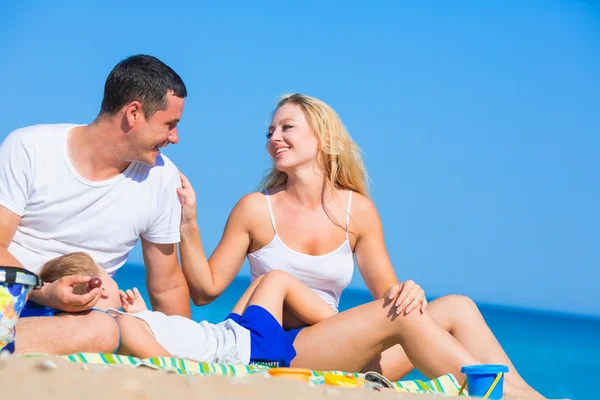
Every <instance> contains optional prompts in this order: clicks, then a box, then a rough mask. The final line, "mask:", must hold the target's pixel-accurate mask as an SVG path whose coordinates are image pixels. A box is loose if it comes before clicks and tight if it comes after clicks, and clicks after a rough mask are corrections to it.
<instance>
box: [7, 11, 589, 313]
mask: <svg viewBox="0 0 600 400" xmlns="http://www.w3.org/2000/svg"><path fill="white" fill-rule="evenodd" d="M136 53H147V54H153V55H155V56H157V57H159V58H161V59H162V60H163V61H165V62H166V63H167V64H169V65H170V66H171V67H173V68H174V69H175V70H176V71H177V72H178V73H179V74H180V75H181V76H182V77H183V79H184V81H185V82H186V85H187V87H188V91H189V97H188V100H187V103H186V110H185V112H184V117H183V120H182V122H181V125H180V127H181V128H180V144H179V145H177V146H172V147H169V148H168V149H167V150H166V152H165V153H166V154H167V155H168V156H169V157H170V158H171V159H172V160H174V161H175V163H176V164H177V165H178V167H179V168H180V169H181V170H182V171H183V172H184V173H186V174H187V175H188V177H189V178H190V179H191V181H192V183H193V184H194V186H195V188H196V190H197V192H198V194H199V207H200V210H199V216H198V218H199V222H200V225H201V228H202V235H203V239H204V244H205V247H206V250H207V251H208V252H211V251H212V250H213V249H214V247H215V246H216V244H217V242H218V240H219V238H220V234H221V232H222V229H223V225H224V223H225V220H226V218H227V215H228V213H229V211H230V210H231V208H232V207H233V205H234V204H235V202H236V201H237V200H238V199H239V198H240V197H241V196H242V195H243V194H245V193H247V192H248V191H252V190H254V188H255V187H256V185H257V183H258V182H259V180H260V178H261V177H262V174H263V171H264V170H265V169H266V168H268V166H269V164H270V160H269V158H268V156H267V154H266V152H265V151H264V140H265V138H264V134H265V132H266V128H267V126H268V124H269V114H270V112H271V110H272V108H273V106H274V105H275V103H276V101H277V98H278V97H279V96H280V95H281V94H284V93H287V92H302V93H306V94H310V95H313V96H316V97H319V98H321V99H323V100H324V101H326V102H328V103H329V104H331V105H332V106H333V107H334V108H335V109H336V110H337V111H338V113H339V114H340V115H341V116H342V118H343V120H344V122H345V123H346V125H347V127H348V129H349V131H350V133H351V134H352V136H353V137H354V139H355V140H356V141H357V142H358V143H359V145H360V146H361V147H362V149H363V151H364V157H365V162H366V165H367V168H368V170H369V173H370V178H371V182H372V195H373V198H374V200H375V202H376V204H377V205H378V207H379V211H380V214H381V217H382V220H383V224H384V231H385V235H386V240H387V247H388V250H389V252H390V255H391V258H392V261H393V264H394V266H395V269H396V271H397V273H398V275H399V277H400V278H401V279H414V280H416V281H418V282H419V283H421V285H422V286H424V288H425V289H426V290H427V292H428V293H429V294H430V295H433V296H437V295H442V294H447V293H462V294H467V295H470V296H472V297H473V298H474V299H476V300H478V301H482V302H489V303H499V304H506V305H513V306H519V307H531V308H541V309H551V310H557V311H566V312H574V313H581V314H588V315H596V316H600V294H599V293H600V290H598V289H599V287H600V283H599V279H600V272H599V267H600V207H599V204H600V185H599V183H598V182H599V181H600V176H599V175H600V173H599V171H600V167H599V165H600V118H599V114H598V110H600V73H598V71H600V5H599V3H597V2H593V1H558V0H549V1H537V2H536V1H531V2H522V1H502V2H499V1H498V2H480V1H463V2H443V3H436V4H435V6H434V5H433V4H431V3H427V2H394V3H393V4H391V2H386V3H383V2H380V3H375V2H372V3H370V4H368V5H367V3H365V2H352V1H344V2H342V1H332V2H317V1H306V2H301V3H298V2H275V1H273V2H268V1H258V2H243V1H230V2H211V3H208V2H191V1H190V2H168V3H165V2H153V1H148V2H144V3H143V4H142V3H140V4H139V5H138V4H136V5H124V4H123V3H121V2H115V1H102V2H100V1H89V2H79V1H62V2H60V3H59V2H44V1H29V2H27V5H25V4H24V3H22V2H17V1H12V2H11V1H9V2H3V3H2V5H0V54H1V59H2V62H0V79H1V81H2V87H3V89H4V96H2V97H0V109H1V110H2V118H0V140H1V139H3V138H4V137H5V136H6V135H7V134H8V133H9V132H10V131H12V130H13V129H16V128H18V127H21V126H26V125H31V124H37V123H53V122H73V123H86V122H89V121H91V120H92V119H93V118H94V117H95V116H96V114H97V112H98V109H99V106H100V102H101V99H102V88H103V85H104V80H105V78H106V76H107V74H108V73H109V71H110V69H111V68H112V67H113V66H114V64H116V63H117V62H118V61H119V60H121V59H122V58H125V57H127V56H129V55H131V54H136ZM131 261H132V262H133V263H140V262H141V256H140V253H139V251H138V250H136V251H135V252H134V253H133V254H132V256H131ZM243 273H247V266H246V267H245V268H244V272H243ZM352 285H353V286H361V285H362V281H361V279H360V276H359V275H358V274H356V276H355V279H354V281H353V283H352Z"/></svg>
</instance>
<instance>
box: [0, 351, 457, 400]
mask: <svg viewBox="0 0 600 400" xmlns="http://www.w3.org/2000/svg"><path fill="white" fill-rule="evenodd" d="M0 393H1V395H0V398H2V399H7V400H8V399H10V400H20V399H27V400H32V399H48V398H49V399H61V400H96V399H97V400H107V399H109V400H116V399H127V400H150V399H157V400H158V399H161V400H164V399H172V398H173V399H202V398H204V399H206V398H208V399H223V400H234V399H253V400H258V399H277V400H294V399H320V398H323V399H328V400H329V399H377V400H384V399H396V400H399V399H408V400H411V399H412V400H427V399H441V398H443V399H458V397H447V396H439V395H438V396H435V395H416V394H406V393H400V392H396V391H393V390H392V389H384V390H382V391H374V390H372V389H365V388H355V389H352V388H344V387H332V386H310V385H308V384H307V383H305V382H299V381H294V380H290V379H284V378H275V377H265V376H262V375H252V376H245V377H225V376H208V377H206V376H180V375H176V374H174V373H169V372H166V371H162V370H154V369H151V368H147V367H137V368H134V367H121V366H114V365H92V364H76V363H73V362H70V361H68V360H65V359H61V358H58V357H51V356H43V357H35V358H25V357H20V356H10V357H8V358H7V359H3V360H0ZM460 399H467V397H460Z"/></svg>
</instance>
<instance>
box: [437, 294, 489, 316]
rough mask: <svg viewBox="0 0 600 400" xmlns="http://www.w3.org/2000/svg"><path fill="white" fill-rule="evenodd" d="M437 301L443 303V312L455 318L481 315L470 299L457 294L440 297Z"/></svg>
mask: <svg viewBox="0 0 600 400" xmlns="http://www.w3.org/2000/svg"><path fill="white" fill-rule="evenodd" d="M439 301H440V302H443V308H444V310H445V311H446V312H448V313H449V314H450V315H453V316H454V317H455V318H456V317H460V318H469V317H473V316H479V315H481V313H480V312H479V308H478V307H477V304H475V302H474V301H473V300H471V298H470V297H467V296H463V295H459V294H450V295H447V296H444V297H441V298H440V299H439Z"/></svg>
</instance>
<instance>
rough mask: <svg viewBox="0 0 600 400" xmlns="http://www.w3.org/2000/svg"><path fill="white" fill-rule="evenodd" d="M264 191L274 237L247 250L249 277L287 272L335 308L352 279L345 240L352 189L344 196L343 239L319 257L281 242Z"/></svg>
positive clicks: (267, 195)
mask: <svg viewBox="0 0 600 400" xmlns="http://www.w3.org/2000/svg"><path fill="white" fill-rule="evenodd" d="M265 194H266V197H267V204H268V206H269V214H270V215H271V224H272V225H273V230H274V231H275V237H273V240H271V242H270V243H269V244H268V245H266V246H265V247H263V248H261V249H259V250H257V251H255V252H253V253H248V262H249V263H250V274H251V279H252V280H254V279H256V278H257V277H258V276H260V275H263V274H266V273H267V272H269V271H272V270H281V271H284V272H287V273H288V274H290V275H292V276H293V277H295V278H296V279H298V280H299V281H301V282H302V283H304V284H305V285H306V286H308V287H309V288H311V289H312V290H313V291H314V292H315V293H317V294H318V295H319V296H321V298H323V300H325V301H326V302H327V304H329V305H330V306H331V308H333V309H334V310H335V311H337V310H338V305H339V302H340V296H341V294H342V291H343V290H344V289H345V288H346V287H347V286H348V284H349V283H350V281H351V280H352V274H353V272H354V255H353V254H352V248H351V247H350V241H349V240H348V224H349V222H350V206H351V204H352V191H350V194H349V197H348V208H347V210H346V240H345V241H344V243H342V244H341V245H340V247H338V248H337V249H336V250H334V251H332V252H331V253H328V254H324V255H321V256H311V255H308V254H303V253H300V252H298V251H296V250H292V249H290V248H289V247H288V246H287V245H286V244H285V243H283V241H282V240H281V238H280V237H279V235H278V234H277V227H276V225H275V217H274V216H273V209H272V208H271V200H270V199H269V192H268V191H266V192H265Z"/></svg>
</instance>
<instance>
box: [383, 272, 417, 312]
mask: <svg viewBox="0 0 600 400" xmlns="http://www.w3.org/2000/svg"><path fill="white" fill-rule="evenodd" d="M384 297H385V298H386V299H387V300H389V301H392V302H394V304H395V306H396V314H400V313H404V314H405V315H406V314H409V313H410V312H411V311H413V310H414V309H416V308H417V307H419V311H420V312H421V314H422V313H423V312H424V311H425V307H427V298H425V291H424V290H423V289H422V288H421V286H419V285H417V284H416V283H415V282H414V281H411V280H408V281H405V282H402V283H394V284H393V285H392V286H390V287H389V288H388V290H387V291H386V293H385V296H384Z"/></svg>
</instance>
